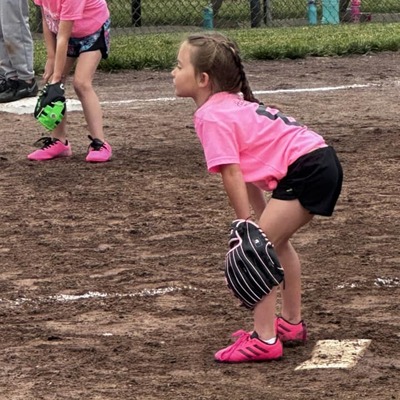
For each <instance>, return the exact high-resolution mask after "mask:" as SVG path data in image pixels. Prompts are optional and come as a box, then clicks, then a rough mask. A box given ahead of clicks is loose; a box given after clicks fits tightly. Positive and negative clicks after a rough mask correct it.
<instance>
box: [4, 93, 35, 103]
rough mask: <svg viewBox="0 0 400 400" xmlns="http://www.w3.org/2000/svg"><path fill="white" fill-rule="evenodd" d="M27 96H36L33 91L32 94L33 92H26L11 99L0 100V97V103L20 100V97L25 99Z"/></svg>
mask: <svg viewBox="0 0 400 400" xmlns="http://www.w3.org/2000/svg"><path fill="white" fill-rule="evenodd" d="M27 97H37V93H35V94H33V93H28V94H26V95H23V96H16V97H13V98H12V99H10V100H2V99H0V103H3V104H4V103H12V102H14V101H18V100H22V99H25V98H27Z"/></svg>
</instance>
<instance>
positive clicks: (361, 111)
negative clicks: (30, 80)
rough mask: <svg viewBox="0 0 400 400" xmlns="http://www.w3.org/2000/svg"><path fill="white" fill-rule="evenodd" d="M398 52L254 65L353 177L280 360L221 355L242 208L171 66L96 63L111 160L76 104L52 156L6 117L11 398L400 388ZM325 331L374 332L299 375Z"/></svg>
mask: <svg viewBox="0 0 400 400" xmlns="http://www.w3.org/2000/svg"><path fill="white" fill-rule="evenodd" d="M399 56H400V54H399V53H383V54H379V55H378V56H377V55H366V56H357V57H348V58H336V57H335V58H309V59H305V60H294V61H293V60H292V61H290V60H284V61H274V62H251V63H248V64H246V68H247V72H248V75H249V80H250V83H251V85H252V87H253V90H255V91H258V90H268V91H271V93H264V94H259V95H258V97H259V98H260V99H261V100H263V101H264V102H265V103H268V104H274V105H278V106H279V107H280V108H281V109H282V111H283V112H285V113H287V114H289V115H292V116H294V117H296V118H297V119H298V120H300V121H301V122H303V123H305V124H306V125H308V126H310V127H312V128H314V129H315V130H317V131H318V132H320V133H321V134H322V135H324V137H325V138H326V140H327V141H328V143H329V144H332V145H333V146H334V147H335V148H336V150H337V152H338V155H339V157H340V159H341V161H342V164H343V167H344V173H345V181H344V187H343V192H342V195H341V197H340V199H339V203H338V206H337V210H336V212H335V214H334V216H333V217H332V218H322V217H321V218H315V219H314V220H313V221H312V223H311V224H310V225H309V226H307V227H305V228H303V229H302V230H301V231H300V232H299V233H298V234H297V235H296V236H295V238H294V240H293V243H294V245H295V247H296V248H297V250H298V252H299V254H300V257H301V260H302V262H303V287H304V297H303V298H304V318H305V320H306V321H307V323H308V327H309V331H310V340H309V341H308V343H307V344H306V345H305V346H304V347H297V348H288V349H285V354H284V358H283V360H282V361H279V362H274V363H263V364H252V365H221V364H217V363H215V362H214V361H213V353H214V352H215V351H216V350H218V349H219V348H221V347H223V346H225V345H227V344H228V343H230V340H231V339H230V334H231V333H232V332H234V331H235V330H237V329H251V322H252V318H251V315H250V314H249V312H248V311H246V310H244V309H242V308H238V307H237V303H236V301H235V300H234V298H233V297H232V296H231V295H230V294H229V293H228V291H227V290H226V289H225V286H224V282H223V266H222V261H223V257H224V253H225V251H226V246H227V234H228V228H229V225H230V222H231V220H232V219H233V217H234V215H233V212H232V210H231V209H230V208H229V206H228V203H227V199H226V197H225V194H224V192H223V188H222V186H221V184H220V177H218V176H211V175H209V174H207V172H206V169H205V163H204V158H203V153H202V150H201V147H200V144H199V142H198V140H197V138H196V135H195V133H194V132H193V130H192V129H190V124H191V122H192V113H193V111H194V104H193V103H192V102H191V100H188V99H186V100H185V99H176V100H172V99H170V98H171V97H173V89H172V85H171V78H170V74H169V72H151V71H141V72H124V73H119V74H115V75H114V74H104V73H100V74H98V76H97V78H96V85H97V87H98V89H99V91H98V93H99V96H100V98H101V100H102V101H103V102H108V103H104V113H105V124H106V131H107V137H108V140H109V141H110V143H111V144H112V146H113V149H114V158H113V160H112V161H111V162H110V163H107V164H102V165H89V164H87V163H85V162H84V157H85V152H86V148H87V145H88V144H89V141H88V140H87V138H86V135H87V131H86V128H85V123H84V119H83V116H82V113H80V112H77V113H71V114H70V115H69V121H70V140H71V143H72V146H73V151H74V155H73V156H72V157H71V158H69V159H59V160H53V161H50V162H43V163H34V162H33V163H32V162H29V161H28V160H27V159H26V155H27V154H28V153H29V152H30V151H32V146H31V144H32V143H33V142H34V141H35V140H36V139H38V138H39V136H40V135H41V134H42V133H43V132H42V131H41V129H40V128H39V126H38V125H36V123H35V121H34V120H33V119H32V117H31V116H30V115H14V114H9V113H0V118H1V125H0V129H1V144H2V145H1V148H0V169H1V175H0V195H1V199H2V206H1V209H0V216H1V230H0V232H1V233H0V235H1V241H0V263H1V264H0V265H1V267H0V268H1V270H0V271H1V272H0V288H1V292H0V314H1V323H0V338H1V344H0V399H1V400H63V399H66V400H72V399H73V400H75V399H83V400H92V399H93V400H109V399H110V400H139V399H140V400H142V399H143V400H160V399H162V400H178V399H185V400H187V399H190V400H192V399H194V400H196V399H199V400H200V399H201V400H203V399H204V400H206V399H210V400H214V399H215V400H225V399H228V400H247V399H251V400H265V399H269V400H275V399H285V400H289V399H290V400H293V399H295V400H300V399H301V400H302V399H307V400H320V399H335V400H336V399H340V400H341V399H343V400H344V399H352V400H355V399H380V400H386V399H399V398H400V397H399V393H400V380H399V376H400V374H399V370H400V346H399V341H400V329H399V327H400V309H399V291H400V285H399V264H400V251H399V250H400V245H399V235H400V222H399V210H400V207H399V206H400V201H399V198H400V197H399V196H400V185H399V162H400V151H399V149H400V139H399V138H400V135H399V133H400V127H399V121H398V115H399V91H400V70H399ZM346 85H360V86H355V87H353V88H342V89H338V90H331V89H330V90H321V88H328V87H330V88H332V87H338V86H346ZM310 88H314V89H318V90H315V91H310V90H307V91H292V89H310ZM70 90H71V89H70V87H69V88H68V91H70ZM285 90H287V91H285ZM68 94H69V96H71V97H73V93H72V92H69V93H68ZM135 99H136V101H133V100H135ZM155 99H157V100H155ZM121 100H123V102H121ZM188 126H189V127H188ZM323 339H332V340H342V339H370V340H371V344H370V346H369V347H368V348H367V350H366V352H365V353H364V355H363V357H362V358H361V359H360V360H359V361H358V363H357V364H356V365H355V366H354V367H353V368H351V369H313V370H300V371H299V370H295V369H296V367H297V366H299V365H300V364H301V363H302V362H304V361H306V360H308V359H310V357H311V354H312V351H313V348H314V346H315V345H316V343H317V341H319V340H323Z"/></svg>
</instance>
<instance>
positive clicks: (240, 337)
mask: <svg viewBox="0 0 400 400" xmlns="http://www.w3.org/2000/svg"><path fill="white" fill-rule="evenodd" d="M232 337H233V338H235V337H237V339H236V342H235V343H233V344H232V345H231V346H230V347H229V348H228V349H227V352H229V354H232V353H233V352H234V351H235V350H236V349H237V348H238V347H240V346H241V345H242V343H244V342H247V341H248V340H249V338H250V333H249V332H246V331H244V330H243V329H240V330H238V331H236V332H234V333H233V334H232Z"/></svg>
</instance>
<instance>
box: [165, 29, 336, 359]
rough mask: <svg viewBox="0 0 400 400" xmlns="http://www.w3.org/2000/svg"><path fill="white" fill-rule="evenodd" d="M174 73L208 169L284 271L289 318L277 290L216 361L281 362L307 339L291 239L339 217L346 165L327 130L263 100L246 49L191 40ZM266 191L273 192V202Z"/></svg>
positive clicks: (221, 39) (216, 37) (209, 38)
mask: <svg viewBox="0 0 400 400" xmlns="http://www.w3.org/2000/svg"><path fill="white" fill-rule="evenodd" d="M172 77H173V82H174V86H175V92H176V95H177V96H179V97H191V98H192V99H193V100H194V102H195V103H196V106H197V110H196V112H195V114H194V126H195V129H196V132H197V135H198V137H199V139H200V142H201V144H202V147H203V150H204V154H205V159H206V163H207V168H208V171H209V172H211V173H220V174H221V176H222V182H223V185H224V188H225V191H226V193H227V195H228V198H229V200H230V204H231V205H232V207H233V209H234V211H235V214H236V218H238V219H248V218H250V216H251V208H252V209H253V212H254V215H255V218H256V219H257V220H258V225H259V226H260V227H261V229H262V230H263V231H264V232H265V234H266V235H267V237H268V239H269V240H270V241H271V242H272V243H273V244H274V246H275V251H276V254H277V256H278V258H279V261H280V263H281V265H282V267H283V269H284V272H285V280H284V285H282V286H281V287H280V290H281V295H282V307H281V310H280V315H276V302H277V291H278V288H277V287H275V288H274V289H273V290H272V291H271V293H270V294H269V295H268V296H265V297H263V298H262V300H261V301H260V302H259V303H257V304H256V306H255V308H254V315H253V317H254V327H253V330H252V331H250V332H247V331H238V332H236V333H235V334H234V336H237V337H238V339H237V340H236V342H235V343H233V344H232V345H230V346H228V347H226V348H224V349H222V350H219V351H218V352H217V353H216V354H215V360H216V361H219V362H231V363H239V362H251V361H268V360H275V359H280V358H281V357H282V355H283V346H282V343H283V344H287V343H289V342H291V343H304V342H305V341H306V338H307V330H306V325H305V323H304V322H303V319H302V314H301V277H300V261H299V257H298V255H297V253H296V251H295V249H294V248H293V246H292V244H291V243H290V238H291V237H292V236H293V235H294V234H295V232H297V230H298V229H300V228H301V227H302V226H304V225H306V224H307V223H308V222H310V221H311V219H312V218H313V216H314V215H323V216H330V215H332V213H333V209H334V206H335V204H336V201H337V199H338V197H339V194H340V191H341V185H342V178H343V173H342V168H341V165H340V162H339V160H338V158H337V156H336V154H335V151H334V149H333V148H332V147H330V146H328V145H327V144H326V142H325V141H324V139H323V138H322V137H321V136H320V135H319V134H317V133H316V132H314V131H312V130H310V129H308V128H307V127H306V126H303V125H301V124H300V123H298V122H297V121H296V120H295V119H293V118H291V117H288V116H285V115H283V114H282V113H281V112H279V111H278V110H277V109H274V108H269V107H266V106H264V105H263V104H262V103H260V102H259V101H258V100H257V99H256V98H255V97H254V95H253V93H252V91H251V89H250V86H249V83H248V81H247V77H246V74H245V71H244V67H243V64H242V60H241V57H240V54H239V50H238V47H237V46H236V44H235V43H234V42H233V41H232V40H229V39H228V38H227V37H225V36H224V35H222V34H220V33H209V34H196V35H191V36H189V37H188V38H187V39H186V40H185V41H184V42H183V43H182V44H181V47H180V50H179V54H178V63H177V66H176V67H175V69H174V70H173V71H172ZM240 92H241V94H239V93H240ZM264 191H271V192H272V195H271V198H270V200H269V201H268V202H266V199H265V196H264Z"/></svg>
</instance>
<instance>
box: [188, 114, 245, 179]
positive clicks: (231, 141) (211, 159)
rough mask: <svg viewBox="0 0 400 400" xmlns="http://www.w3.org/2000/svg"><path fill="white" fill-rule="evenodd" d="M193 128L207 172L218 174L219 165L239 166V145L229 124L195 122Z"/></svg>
mask: <svg viewBox="0 0 400 400" xmlns="http://www.w3.org/2000/svg"><path fill="white" fill-rule="evenodd" d="M195 127H196V132H197V135H198V137H199V139H200V142H201V145H202V147H203V151H204V156H205V159H206V163H207V169H208V171H209V172H211V173H218V172H219V171H220V168H219V167H220V166H221V165H225V164H240V157H239V145H238V143H237V141H236V137H235V134H234V131H233V128H232V127H231V126H229V124H226V123H222V122H215V121H206V120H197V121H195Z"/></svg>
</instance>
